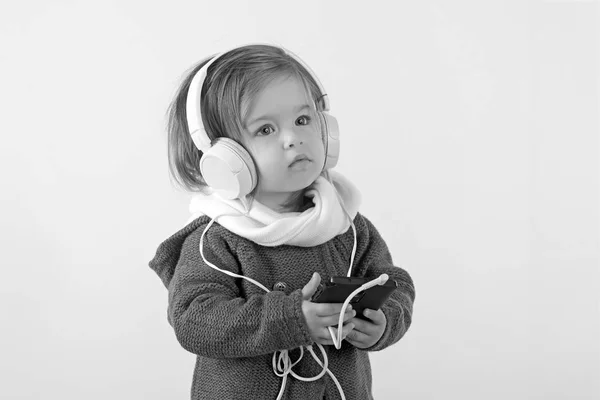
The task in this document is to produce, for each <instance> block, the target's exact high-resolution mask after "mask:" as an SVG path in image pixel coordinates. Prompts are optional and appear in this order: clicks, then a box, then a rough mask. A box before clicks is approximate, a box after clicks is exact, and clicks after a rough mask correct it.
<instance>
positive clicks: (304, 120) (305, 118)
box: [296, 115, 310, 125]
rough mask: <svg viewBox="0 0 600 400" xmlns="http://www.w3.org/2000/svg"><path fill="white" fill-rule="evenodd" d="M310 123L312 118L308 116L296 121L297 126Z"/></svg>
mask: <svg viewBox="0 0 600 400" xmlns="http://www.w3.org/2000/svg"><path fill="white" fill-rule="evenodd" d="M309 122H310V117H309V116H308V115H303V116H301V117H300V118H298V119H297V120H296V125H308V123H309Z"/></svg>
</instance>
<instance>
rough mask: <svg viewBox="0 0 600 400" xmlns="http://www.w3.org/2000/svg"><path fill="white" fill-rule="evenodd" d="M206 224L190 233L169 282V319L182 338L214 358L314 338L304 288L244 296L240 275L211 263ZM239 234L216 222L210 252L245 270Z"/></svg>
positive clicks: (199, 352)
mask: <svg viewBox="0 0 600 400" xmlns="http://www.w3.org/2000/svg"><path fill="white" fill-rule="evenodd" d="M204 228H205V224H204V225H201V226H200V227H199V228H198V229H197V230H196V231H195V232H194V233H193V234H191V235H190V236H188V238H187V239H186V241H185V242H184V244H183V247H182V251H181V256H180V258H179V261H178V263H177V266H176V268H175V272H174V274H173V278H172V279H171V281H170V282H169V285H168V289H169V310H168V313H169V321H170V323H171V325H172V326H173V328H174V330H175V334H176V336H177V339H178V341H179V343H180V344H181V345H182V346H183V348H185V349H186V350H188V351H189V352H191V353H194V354H197V355H202V356H206V357H211V358H226V357H252V356H257V355H261V354H270V353H273V352H274V351H276V350H282V349H292V348H296V347H299V346H302V345H308V344H310V343H311V342H312V340H311V338H310V334H309V332H308V327H307V324H306V320H305V318H304V315H303V313H302V293H301V291H300V290H297V291H295V292H293V293H291V294H290V295H285V294H284V293H282V292H279V291H274V292H269V293H266V292H265V293H264V294H254V295H250V296H248V298H244V297H242V296H241V293H240V286H239V284H240V282H239V281H240V279H239V278H234V277H230V276H228V275H226V274H224V273H223V272H220V271H216V270H214V269H212V268H210V267H209V266H208V265H207V264H206V263H205V262H204V260H203V259H202V257H201V256H200V252H199V243H200V237H201V234H202V231H203V230H204ZM234 239H235V237H234V236H233V235H231V234H230V233H229V232H228V231H226V230H225V229H224V228H222V227H221V226H218V225H216V224H215V225H213V227H211V228H210V229H209V230H208V231H207V233H206V235H205V238H204V250H203V251H204V256H205V258H206V259H207V260H209V261H210V262H211V263H213V264H215V265H216V266H217V267H219V268H221V269H226V270H229V271H231V272H234V273H237V274H241V269H240V265H239V264H238V262H237V260H236V257H235V256H234V253H235V245H236V242H235V240H234Z"/></svg>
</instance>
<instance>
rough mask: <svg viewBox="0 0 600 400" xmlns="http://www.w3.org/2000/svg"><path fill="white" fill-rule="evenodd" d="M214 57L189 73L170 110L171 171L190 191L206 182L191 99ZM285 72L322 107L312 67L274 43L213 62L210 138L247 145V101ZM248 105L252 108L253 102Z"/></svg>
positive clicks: (207, 103)
mask: <svg viewBox="0 0 600 400" xmlns="http://www.w3.org/2000/svg"><path fill="white" fill-rule="evenodd" d="M210 59H212V57H209V58H208V59H206V60H203V61H201V62H200V63H199V64H198V65H196V66H194V67H192V68H191V69H190V70H188V71H187V72H186V73H185V74H184V78H183V80H182V82H181V84H180V86H179V88H178V90H177V91H176V94H175V96H174V98H173V100H172V102H171V103H170V105H169V108H168V109H167V133H168V159H169V172H170V174H171V177H172V178H173V179H174V181H175V183H176V184H178V185H179V186H181V187H182V188H184V189H187V190H191V191H194V190H198V189H200V188H201V187H202V186H205V185H206V184H205V182H204V180H203V179H202V176H201V174H200V165H199V164H200V158H201V157H202V152H201V151H200V150H198V149H197V148H196V146H195V145H194V142H193V141H192V138H191V137H190V132H189V129H188V125H187V119H186V101H187V94H188V89H189V87H190V83H191V81H192V79H193V77H194V75H196V73H197V72H198V71H199V70H200V68H202V66H203V65H205V64H206V63H207V62H208V61H210ZM281 76H293V77H295V78H297V79H298V80H299V81H300V82H302V84H303V85H304V88H305V89H306V92H307V96H308V98H311V99H312V100H313V102H314V105H315V107H317V111H319V110H321V109H322V108H320V107H322V105H321V104H320V101H321V97H322V96H323V95H324V93H321V92H320V90H319V86H318V85H317V82H315V79H314V78H313V77H312V75H311V74H310V72H309V71H307V70H306V68H304V67H303V66H302V65H301V64H300V63H299V62H298V61H297V60H296V59H294V58H293V57H292V56H290V55H289V54H287V53H286V52H285V50H283V49H281V48H279V47H275V46H269V45H249V46H244V47H239V48H236V49H234V50H231V51H228V52H227V53H225V54H223V55H222V56H221V57H220V58H219V59H218V60H216V61H215V62H214V63H213V64H212V65H211V66H210V67H208V71H207V75H206V79H205V81H204V85H203V87H202V91H201V96H202V102H201V105H200V107H201V113H202V123H203V124H204V127H205V129H206V132H207V134H208V137H209V138H210V139H211V140H215V139H216V138H218V137H228V138H230V139H233V140H235V141H237V142H238V143H240V144H241V140H242V134H243V131H244V127H243V123H242V121H243V119H244V117H245V116H244V115H242V105H243V104H245V102H248V101H251V99H252V98H253V97H254V96H256V95H257V94H258V93H259V92H260V91H261V90H262V88H264V87H265V85H267V84H268V83H269V82H270V81H272V80H273V79H275V78H278V77H281ZM247 108H248V107H247Z"/></svg>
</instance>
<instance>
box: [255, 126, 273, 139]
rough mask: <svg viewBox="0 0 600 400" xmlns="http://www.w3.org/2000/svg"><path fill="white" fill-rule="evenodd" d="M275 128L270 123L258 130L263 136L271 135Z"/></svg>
mask: <svg viewBox="0 0 600 400" xmlns="http://www.w3.org/2000/svg"><path fill="white" fill-rule="evenodd" d="M274 131H275V130H274V129H273V127H272V126H270V125H265V126H263V127H262V128H260V129H259V130H258V132H257V134H258V135H261V136H267V135H270V134H271V133H273V132H274Z"/></svg>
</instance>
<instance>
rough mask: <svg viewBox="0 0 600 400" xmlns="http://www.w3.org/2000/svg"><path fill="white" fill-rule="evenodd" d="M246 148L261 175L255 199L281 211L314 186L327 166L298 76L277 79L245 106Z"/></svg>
mask: <svg viewBox="0 0 600 400" xmlns="http://www.w3.org/2000/svg"><path fill="white" fill-rule="evenodd" d="M245 115H246V117H245V118H244V120H243V121H242V123H243V125H244V128H245V130H244V134H243V139H242V141H243V145H244V147H245V148H246V149H247V150H248V152H250V154H251V155H252V158H253V160H254V163H255V166H256V170H257V173H258V185H257V188H256V192H255V196H254V198H255V199H256V200H257V201H259V202H261V203H262V204H264V205H266V206H268V207H270V208H272V209H274V210H278V209H280V208H281V207H282V205H283V204H285V203H286V202H287V201H289V200H290V198H292V197H291V196H294V195H297V194H298V193H299V192H300V191H302V190H303V189H305V188H306V187H308V186H309V185H310V184H312V183H313V182H314V181H315V180H316V179H317V178H318V177H319V175H320V173H321V171H322V169H323V165H324V163H325V147H324V144H323V139H322V135H321V128H320V126H319V118H318V115H316V112H315V109H314V105H313V102H312V100H311V99H310V97H309V96H308V95H307V93H306V90H305V88H304V86H303V85H302V82H300V81H299V80H298V78H296V77H294V76H283V77H280V78H275V79H274V80H272V81H271V82H270V83H269V84H267V85H266V86H265V87H264V88H263V89H262V91H260V92H259V93H258V95H257V96H256V97H254V98H253V99H252V101H250V102H249V103H248V104H246V112H245Z"/></svg>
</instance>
